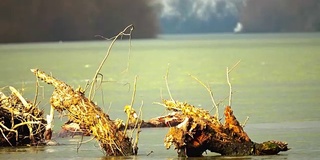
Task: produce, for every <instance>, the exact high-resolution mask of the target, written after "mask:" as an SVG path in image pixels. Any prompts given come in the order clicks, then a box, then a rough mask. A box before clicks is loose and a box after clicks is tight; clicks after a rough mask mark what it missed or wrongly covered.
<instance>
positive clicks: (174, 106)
mask: <svg viewBox="0 0 320 160" xmlns="http://www.w3.org/2000/svg"><path fill="white" fill-rule="evenodd" d="M163 103H164V105H165V107H166V108H167V109H168V110H174V111H175V112H177V111H179V112H181V113H182V114H181V117H180V118H183V119H184V120H183V122H182V123H180V124H179V125H177V126H175V127H171V128H170V130H169V132H168V134H167V135H166V137H165V141H164V144H165V146H166V148H167V149H169V148H170V146H172V145H174V146H175V149H177V152H178V155H179V156H188V157H198V156H202V154H203V152H205V151H206V150H209V151H211V152H216V153H220V154H221V155H234V156H235V155H236V156H240V155H270V154H278V153H279V152H280V151H287V150H288V149H289V148H288V147H287V143H285V142H280V141H266V142H263V143H256V142H253V141H251V139H250V138H249V136H248V135H247V133H246V132H245V131H244V130H243V127H242V126H241V125H240V123H239V122H238V121H237V119H236V117H235V116H234V114H233V111H232V109H231V107H230V106H226V108H225V110H224V116H225V120H224V123H222V122H220V121H219V120H218V118H216V117H214V116H211V115H210V114H209V112H208V111H206V110H203V109H201V108H197V107H194V106H192V105H190V104H187V103H182V102H178V101H172V100H163Z"/></svg>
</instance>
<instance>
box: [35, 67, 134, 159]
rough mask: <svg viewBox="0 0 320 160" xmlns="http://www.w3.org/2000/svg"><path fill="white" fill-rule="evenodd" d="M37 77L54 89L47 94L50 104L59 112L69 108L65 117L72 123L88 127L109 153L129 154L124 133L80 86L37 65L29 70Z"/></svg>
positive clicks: (116, 154) (130, 152) (127, 139)
mask: <svg viewBox="0 0 320 160" xmlns="http://www.w3.org/2000/svg"><path fill="white" fill-rule="evenodd" d="M31 71H32V72H33V73H34V74H35V75H36V76H37V77H38V78H39V79H41V80H42V81H44V82H46V83H48V84H50V85H53V86H54V87H55V90H54V92H53V94H52V96H51V98H50V103H51V105H52V107H54V109H55V110H57V111H58V112H60V113H61V112H63V111H68V117H69V119H70V120H72V121H73V122H75V123H78V124H83V125H84V126H85V128H89V129H90V131H91V133H92V135H93V136H94V137H95V138H96V139H97V140H98V141H99V144H100V147H101V148H102V149H103V150H104V152H105V154H106V155H108V156H127V155H132V154H133V150H132V143H131V140H130V138H129V137H128V136H127V134H126V133H125V132H123V131H121V130H119V129H118V128H117V126H116V124H115V123H114V122H113V121H112V120H111V119H110V118H109V115H107V114H105V113H103V111H102V109H101V108H100V107H98V106H97V105H96V104H95V103H93V102H92V101H91V100H90V99H88V98H87V97H85V95H84V91H83V89H81V88H78V89H77V90H74V89H73V88H72V87H71V86H69V85H68V84H66V83H64V82H62V81H60V80H58V79H56V78H54V77H52V76H49V75H47V74H45V73H44V72H42V71H40V70H38V69H32V70H31Z"/></svg>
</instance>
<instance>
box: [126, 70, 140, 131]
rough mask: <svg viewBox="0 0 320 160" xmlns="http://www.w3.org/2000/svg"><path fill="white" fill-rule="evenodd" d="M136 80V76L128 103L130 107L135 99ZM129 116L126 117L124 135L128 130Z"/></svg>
mask: <svg viewBox="0 0 320 160" xmlns="http://www.w3.org/2000/svg"><path fill="white" fill-rule="evenodd" d="M137 79H138V76H135V79H134V84H133V93H132V98H131V103H130V106H131V107H132V106H133V104H134V99H135V97H136V89H137ZM129 118H130V117H129V116H128V117H127V121H126V126H125V128H124V133H126V131H127V129H128V125H129Z"/></svg>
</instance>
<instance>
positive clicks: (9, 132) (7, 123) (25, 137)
mask: <svg viewBox="0 0 320 160" xmlns="http://www.w3.org/2000/svg"><path fill="white" fill-rule="evenodd" d="M9 88H10V90H11V91H12V94H11V95H10V96H8V97H7V96H6V95H5V94H4V93H2V92H0V146H34V145H45V144H46V142H45V135H44V133H45V126H46V124H47V122H46V120H45V119H44V118H43V110H40V109H39V108H38V107H37V106H34V105H33V104H32V103H31V102H29V101H26V100H25V99H24V98H23V97H22V96H21V94H20V93H19V92H18V91H17V90H16V89H14V88H13V87H9Z"/></svg>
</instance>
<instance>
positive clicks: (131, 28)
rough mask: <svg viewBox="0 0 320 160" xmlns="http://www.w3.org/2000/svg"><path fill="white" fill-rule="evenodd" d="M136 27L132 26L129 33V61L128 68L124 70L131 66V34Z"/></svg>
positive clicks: (127, 69)
mask: <svg viewBox="0 0 320 160" xmlns="http://www.w3.org/2000/svg"><path fill="white" fill-rule="evenodd" d="M133 29H134V27H133V26H132V27H131V28H130V32H129V34H128V36H129V51H128V62H127V68H126V69H125V70H124V71H123V72H128V71H129V66H130V54H131V47H132V45H131V35H132V31H133Z"/></svg>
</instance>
